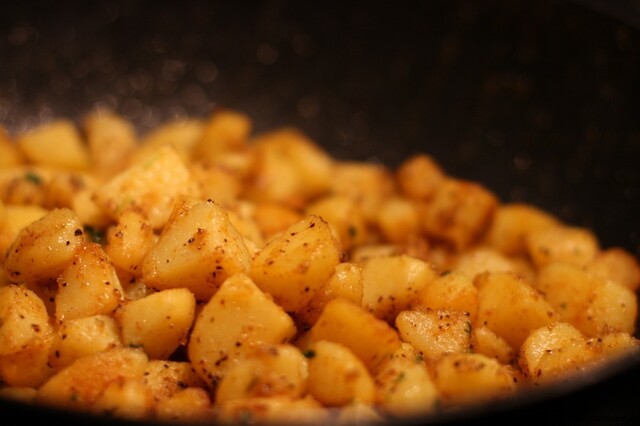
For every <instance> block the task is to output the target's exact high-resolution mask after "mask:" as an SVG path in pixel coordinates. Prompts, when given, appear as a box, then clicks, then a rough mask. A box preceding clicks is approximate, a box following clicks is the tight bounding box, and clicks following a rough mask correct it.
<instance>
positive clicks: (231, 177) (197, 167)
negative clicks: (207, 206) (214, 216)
mask: <svg viewBox="0 0 640 426" xmlns="http://www.w3.org/2000/svg"><path fill="white" fill-rule="evenodd" d="M189 170H190V171H191V174H192V176H193V178H194V179H195V180H196V181H197V182H198V185H199V186H200V193H201V195H202V198H205V199H211V200H214V201H215V202H216V203H218V204H220V205H221V206H228V205H230V204H233V203H234V202H237V201H238V199H239V198H240V194H241V193H242V190H243V187H244V186H243V182H242V176H241V175H240V174H239V173H237V172H236V171H234V170H229V168H227V167H224V166H221V165H218V164H214V165H212V166H203V165H201V164H192V165H191V166H190V168H189Z"/></svg>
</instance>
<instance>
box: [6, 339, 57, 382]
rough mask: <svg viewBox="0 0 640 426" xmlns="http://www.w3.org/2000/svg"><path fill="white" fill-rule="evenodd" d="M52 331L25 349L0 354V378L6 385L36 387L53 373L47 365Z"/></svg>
mask: <svg viewBox="0 0 640 426" xmlns="http://www.w3.org/2000/svg"><path fill="white" fill-rule="evenodd" d="M52 343H53V335H52V333H48V334H47V336H43V338H42V339H39V340H38V341H36V342H33V343H32V344H31V345H29V346H27V347H26V348H25V349H23V350H21V351H19V352H15V353H12V354H10V355H0V380H2V382H3V383H4V384H6V385H8V386H17V387H33V388H37V387H38V386H40V385H42V384H43V383H44V382H45V381H47V380H48V379H49V377H51V375H52V374H53V369H52V368H51V366H50V365H49V352H50V350H51V345H52Z"/></svg>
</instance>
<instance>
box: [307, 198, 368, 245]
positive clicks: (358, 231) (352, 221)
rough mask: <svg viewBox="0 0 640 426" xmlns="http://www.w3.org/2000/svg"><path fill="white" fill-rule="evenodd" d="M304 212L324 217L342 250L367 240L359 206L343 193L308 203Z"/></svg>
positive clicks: (363, 219)
mask: <svg viewBox="0 0 640 426" xmlns="http://www.w3.org/2000/svg"><path fill="white" fill-rule="evenodd" d="M306 213H307V214H308V215H314V216H318V217H321V218H322V219H324V220H325V221H326V222H327V223H328V224H329V226H331V228H332V230H333V231H334V232H335V235H336V236H337V237H338V240H339V241H340V245H341V247H342V249H343V250H345V251H349V249H351V248H352V247H355V246H358V245H360V244H362V243H363V242H365V241H367V233H368V231H367V224H366V222H365V218H364V214H363V213H362V211H361V209H360V206H358V204H357V203H356V202H355V201H354V200H353V199H351V198H349V197H346V196H344V195H330V196H327V197H323V198H320V199H319V200H317V201H315V202H313V203H312V204H310V205H309V206H308V207H307V209H306Z"/></svg>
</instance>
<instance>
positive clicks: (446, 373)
mask: <svg viewBox="0 0 640 426" xmlns="http://www.w3.org/2000/svg"><path fill="white" fill-rule="evenodd" d="M432 377H433V381H434V383H435V385H436V388H437V389H438V391H439V392H440V395H441V396H442V402H443V403H444V405H445V406H461V405H464V404H480V403H482V402H488V401H495V400H499V399H502V398H505V397H507V396H509V395H513V393H514V392H515V391H516V384H515V380H514V375H513V373H512V372H511V369H510V368H509V367H507V366H505V365H502V364H500V363H499V362H498V361H496V360H495V359H493V358H489V357H487V356H484V355H480V354H471V353H466V354H450V355H446V356H443V357H442V358H440V359H439V360H438V361H437V362H436V363H435V365H434V367H433V376H432Z"/></svg>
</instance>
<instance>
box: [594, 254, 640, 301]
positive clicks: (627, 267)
mask: <svg viewBox="0 0 640 426" xmlns="http://www.w3.org/2000/svg"><path fill="white" fill-rule="evenodd" d="M586 269H587V270H588V271H589V272H590V273H592V274H594V275H596V276H598V277H599V278H600V279H603V280H611V281H616V282H617V283H619V284H622V285H623V286H625V287H627V288H628V289H629V290H631V291H637V290H638V289H640V264H638V260H636V258H635V257H634V256H633V255H632V254H631V253H629V252H628V251H626V250H625V249H623V248H620V247H612V248H609V249H606V250H602V251H600V252H598V253H597V254H596V256H595V257H594V258H593V259H592V260H591V261H590V262H589V263H587V265H586Z"/></svg>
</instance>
